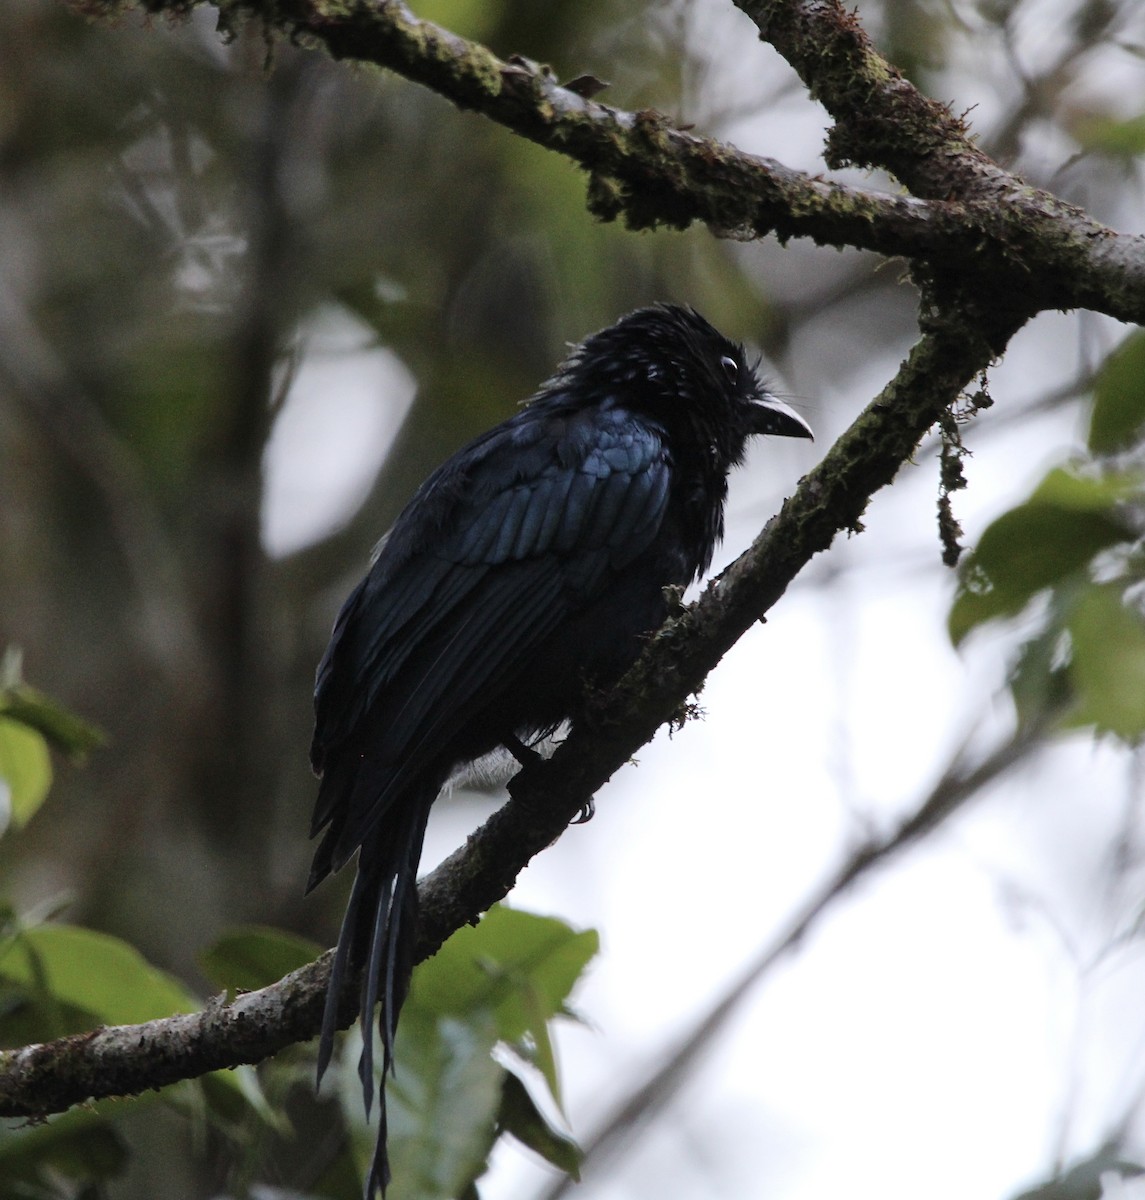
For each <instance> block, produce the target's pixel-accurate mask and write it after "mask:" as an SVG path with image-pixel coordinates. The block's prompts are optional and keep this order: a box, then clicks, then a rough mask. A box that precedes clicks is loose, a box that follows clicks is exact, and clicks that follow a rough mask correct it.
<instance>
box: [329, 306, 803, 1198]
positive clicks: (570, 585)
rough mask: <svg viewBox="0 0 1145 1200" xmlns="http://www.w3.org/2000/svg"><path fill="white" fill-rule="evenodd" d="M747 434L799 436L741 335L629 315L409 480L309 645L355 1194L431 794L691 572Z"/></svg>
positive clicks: (521, 722) (587, 671) (604, 682)
mask: <svg viewBox="0 0 1145 1200" xmlns="http://www.w3.org/2000/svg"><path fill="white" fill-rule="evenodd" d="M754 434H776V435H780V436H784V437H811V430H810V428H809V427H808V426H807V424H806V423H805V422H804V421H803V420H802V419H801V418H800V417H799V416H797V415H796V414H795V413H794V412H792V411H791V409H789V408H788V407H787V406H786V405H784V404H781V403H780V402H779V401H778V400H776V399H775V398H774V397H773V396H770V395H769V394H768V393H767V392H766V391H765V390H764V388H763V386H762V385H761V384H760V381H759V379H758V378H757V376H756V373H755V370H754V369H753V367H752V366H751V365H749V363H748V362H747V359H746V358H745V355H744V350H743V347H742V346H737V345H735V344H733V343H732V342H730V341H728V340H727V338H725V337H724V336H723V335H722V334H720V333H719V332H718V331H717V330H716V329H714V328H713V327H712V326H711V325H709V324H708V322H707V321H705V320H704V318H703V317H701V316H700V315H699V313H697V312H696V311H695V310H694V309H686V308H680V307H676V306H674V305H666V304H663V305H656V306H654V307H651V308H642V309H639V310H637V311H636V312H633V313H629V314H628V316H626V317H623V318H622V319H621V320H620V321H618V322H617V323H616V324H615V325H612V326H610V327H609V328H608V329H603V330H601V331H600V332H599V333H596V334H593V335H592V336H591V337H589V338H587V339H586V340H585V341H584V342H582V343H581V344H580V345H579V346H577V347H575V348H574V349H573V350H572V352H571V353H570V355H569V356H568V358H567V359H566V360H565V362H564V363H563V364H562V365H561V366H560V367H559V368H558V370H557V373H556V374H555V375H554V376H553V377H552V378H551V379H550V380H548V382H547V383H545V384H543V385H542V386H541V388H540V390H539V391H538V392H537V394H536V395H535V396H534V397H533V398H532V399H531V400H530V401H529V402H528V403H527V404H526V405H525V406H524V407H523V408H521V410H520V411H519V412H517V413H516V414H515V415H514V416H512V417H510V418H509V419H508V420H507V421H504V422H503V423H502V424H500V425H498V426H496V427H495V428H493V429H491V430H489V431H488V432H487V433H484V434H482V435H481V436H480V437H478V438H476V439H475V440H474V441H472V442H470V443H469V444H468V445H467V446H465V447H463V448H462V449H461V450H459V451H458V452H457V453H456V454H454V455H453V457H452V458H450V459H448V460H447V461H446V462H445V463H443V464H442V465H441V466H440V467H438V468H437V470H436V471H434V472H433V474H432V475H430V477H429V478H428V479H427V480H426V481H425V482H424V483H423V484H422V485H421V487H420V488H419V489H418V490H417V492H416V493H415V495H414V497H413V499H412V500H411V501H410V502H409V504H408V505H407V506H406V508H405V510H404V511H403V512H402V514H401V516H399V517H398V519H397V521H396V522H395V524H394V526H393V528H392V529H391V530H390V532H389V533H388V534H387V535H386V537H385V538H384V539H383V540H382V542H381V544H380V546H379V548H378V551H377V554H376V557H375V559H374V562H373V565H372V566H371V568H370V571H369V574H368V575H367V576H366V577H365V579H363V580H362V582H361V583H359V584H358V586H357V587H356V588H355V589H354V591H353V592H352V593H351V594H350V597H349V599H348V600H347V601H346V603H345V605H344V607H343V608H342V611H341V613H340V614H339V615H338V619H337V621H336V623H335V625H334V632H333V635H332V636H331V639H330V645H329V646H328V647H327V650H326V653H325V655H324V657H323V659H322V662H321V664H320V665H319V667H318V677H317V682H316V685H315V690H314V708H315V729H314V741H313V745H312V746H311V750H310V761H311V763H312V765H313V767H314V770H315V772H316V773H317V774H318V775H319V776H321V780H322V782H321V786H320V788H319V792H318V800H317V803H316V805H315V809H314V820H313V823H312V826H311V836H312V837H313V836H314V835H315V834H317V833H319V832H321V831H322V830H325V836H324V837H323V838H322V841H321V843H320V844H319V846H318V849H317V852H316V853H315V855H314V865H313V868H312V870H311V873H310V882H309V884H308V887H307V890H308V891H309V890H310V888H313V887H315V886H316V885H317V884H319V883H320V882H321V881H322V880H323V879H325V878H326V876H327V875H329V874H330V872H331V871H337V870H339V869H340V868H341V867H343V866H345V864H346V863H347V862H348V861H349V860H350V858H351V857H352V856H353V854H354V852H355V851H356V850H357V851H359V854H358V875H357V879H356V880H355V883H354V888H353V892H352V893H351V896H350V902H349V905H348V907H347V909H346V916H345V919H344V921H343V923H342V931H341V933H340V935H339V938H338V949H337V953H336V955H335V958H334V964H333V968H332V971H331V974H330V985H329V992H328V994H327V1000H326V1012H325V1017H324V1019H323V1024H322V1037H321V1042H320V1046H319V1053H318V1078H319V1080H321V1078H322V1074H323V1072H324V1071H325V1069H326V1067H327V1065H328V1064H329V1061H330V1056H331V1052H332V1050H333V1040H334V1032H335V1028H336V1023H337V1000H338V996H339V994H340V992H341V990H342V985H343V981H344V979H345V977H346V974H347V972H350V971H356V970H358V969H360V968H364V970H363V973H362V983H361V989H362V990H361V1021H362V1026H363V1033H364V1046H365V1048H364V1049H363V1051H362V1057H361V1060H360V1062H359V1075H360V1077H361V1081H362V1090H363V1096H364V1100H365V1105H366V1112H367V1114H368V1113H369V1110H370V1106H371V1103H372V1101H373V1098H374V1094H375V1084H374V1067H373V1050H372V1038H371V1035H370V1022H371V1018H372V1014H373V1012H374V1009H375V1007H376V1006H377V1005H378V1003H379V1001H380V1003H381V1011H380V1014H379V1018H378V1020H379V1029H380V1032H381V1040H382V1046H383V1065H382V1081H383V1082H382V1094H381V1096H380V1103H379V1108H380V1122H379V1124H380V1128H379V1132H378V1142H377V1149H376V1151H375V1155H374V1161H373V1164H372V1166H371V1169H370V1175H369V1178H368V1180H367V1182H366V1196H367V1198H369V1197H370V1196H372V1195H374V1194H375V1193H376V1192H377V1191H378V1190H379V1189H380V1190H382V1191H383V1192H384V1190H385V1187H386V1184H387V1183H388V1182H389V1165H388V1162H387V1158H386V1119H385V1094H384V1085H385V1078H386V1075H387V1074H388V1072H389V1070H390V1068H391V1067H392V1065H393V1044H394V1033H395V1029H396V1026H397V1019H398V1012H399V1011H400V1009H401V1006H402V1002H403V1000H404V999H405V996H406V991H407V989H408V985H409V978H410V972H411V969H412V956H413V947H414V941H415V936H416V926H417V865H418V859H419V858H420V856H421V848H422V840H423V838H424V835H425V827H426V820H427V818H428V816H429V810H430V806H431V805H432V804H433V802H434V800H435V799H436V798H437V795H438V792H439V791H440V790H441V788H442V786H443V784H444V783H445V782H446V780H447V779H448V778H449V776H450V775H451V774H452V773H453V771H454V769H455V768H456V767H457V766H458V765H459V764H462V763H466V762H469V761H471V760H473V759H475V758H478V757H479V756H481V755H483V754H485V753H487V752H489V751H491V750H493V749H495V748H497V747H499V746H504V747H506V748H507V749H509V751H510V752H511V753H513V754H514V756H515V757H517V758H519V759H522V760H523V759H524V758H526V757H527V755H528V751H527V750H526V748H525V744H526V743H527V742H529V741H530V740H532V739H534V738H535V737H536V736H538V735H540V734H543V733H546V732H551V731H552V730H553V729H555V728H556V727H557V726H558V725H559V724H561V722H563V721H566V720H571V721H572V722H574V723H575V721H576V720H577V718H578V716H579V715H581V714H582V712H583V709H584V704H585V700H586V696H587V694H588V692H589V690H590V689H592V688H595V689H599V688H602V687H607V686H609V685H610V684H612V683H614V682H615V681H616V680H617V679H618V678H619V677H620V675H621V674H622V673H623V672H624V670H625V669H626V668H627V667H628V666H630V665H631V664H632V663H633V662H634V661H635V659H636V656H637V654H638V653H639V651H640V647H641V635H642V634H644V633H646V632H647V631H649V630H653V629H656V628H657V627H658V626H659V625H660V624H662V623H663V621H664V619H665V618H666V616H667V601H666V599H665V595H664V589H665V587H666V586H668V585H677V586H679V587H684V586H686V585H687V584H689V583H691V582H692V580H693V579H695V578H696V576H697V575H699V574H700V573H701V572H703V571H704V570H705V569H706V568H707V566H708V565H709V563H710V562H711V558H712V551H713V550H714V548H715V545H716V543H717V541H718V540H719V539H720V537H721V536H722V534H723V528H724V502H725V500H726V498H727V487H728V484H727V477H728V472H729V471H730V470H731V468H732V467H733V466H736V465H737V464H738V463H740V462H742V460H743V456H744V450H745V448H746V445H747V441H748V439H749V438H750V437H751V436H752V435H754Z"/></svg>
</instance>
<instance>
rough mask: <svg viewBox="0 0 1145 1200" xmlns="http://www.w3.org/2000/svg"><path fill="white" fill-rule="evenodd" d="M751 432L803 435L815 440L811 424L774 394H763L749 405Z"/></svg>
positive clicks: (772, 434)
mask: <svg viewBox="0 0 1145 1200" xmlns="http://www.w3.org/2000/svg"><path fill="white" fill-rule="evenodd" d="M751 431H752V433H765V434H770V435H771V436H772V437H803V438H810V439H811V440H812V441H814V440H815V435H814V434H813V433H812V432H811V426H810V425H808V424H807V422H806V421H805V420H804V419H803V418H802V417H801V416H800V415H799V414H798V413H797V412H796V411H795V410H794V409H792V408H788V407H787V405H786V404H784V403H783V401H782V400H776V399H775V397H774V396H768V395H764V396H762V397H760V399H758V400H756V401H755V403H754V404H752V406H751Z"/></svg>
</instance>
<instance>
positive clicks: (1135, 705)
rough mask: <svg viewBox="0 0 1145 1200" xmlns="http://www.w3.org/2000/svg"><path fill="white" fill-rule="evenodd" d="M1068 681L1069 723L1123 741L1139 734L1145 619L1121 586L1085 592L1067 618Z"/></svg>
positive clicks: (1143, 724) (1144, 698) (1144, 697)
mask: <svg viewBox="0 0 1145 1200" xmlns="http://www.w3.org/2000/svg"><path fill="white" fill-rule="evenodd" d="M1069 632H1070V637H1071V639H1072V643H1073V657H1072V660H1071V663H1070V677H1071V679H1072V681H1073V683H1074V687H1075V690H1076V692H1077V695H1078V700H1079V707H1078V710H1077V711H1076V713H1075V714H1074V716H1073V719H1072V721H1071V723H1072V724H1077V725H1095V726H1096V727H1097V729H1098V731H1099V732H1108V733H1112V734H1115V735H1116V736H1117V737H1119V738H1121V739H1123V740H1124V741H1126V742H1130V743H1135V742H1137V741H1138V740H1139V739H1140V738H1141V736H1142V734H1145V621H1143V620H1142V616H1141V614H1140V613H1139V612H1137V611H1136V610H1134V609H1132V608H1131V607H1129V606H1128V605H1127V604H1126V603H1125V602H1124V600H1123V599H1122V595H1121V588H1120V587H1119V586H1117V585H1114V584H1106V585H1103V586H1096V587H1092V588H1087V589H1086V591H1085V593H1084V594H1083V595H1082V596H1081V597H1080V599H1079V600H1078V602H1077V604H1076V605H1075V607H1074V610H1073V613H1072V614H1071V616H1070V619H1069Z"/></svg>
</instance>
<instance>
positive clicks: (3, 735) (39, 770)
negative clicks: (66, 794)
mask: <svg viewBox="0 0 1145 1200" xmlns="http://www.w3.org/2000/svg"><path fill="white" fill-rule="evenodd" d="M51 784H52V760H51V757H50V755H49V754H48V747H47V745H46V743H45V742H44V739H43V738H42V737H41V736H40V734H38V733H37V732H36V731H35V730H34V729H28V728H27V727H26V726H24V725H21V724H17V723H16V722H15V721H9V720H7V719H5V718H4V717H3V716H0V795H2V794H3V793H7V804H6V809H7V811H6V813H5V814H4V816H5V819H4V822H3V825H4V826H5V827H6V826H7V824H8V823H9V822H11V823H12V824H14V825H15V826H16V828H17V829H22V828H23V827H24V826H25V825H26V824H27V823H28V822H29V821H30V820H31V819H32V817H33V816H34V815H35V814H36V811H37V810H38V809H39V807H40V805H41V804H43V802H44V800H45V798H46V797H47V794H48V789H49V788H50V787H51Z"/></svg>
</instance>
